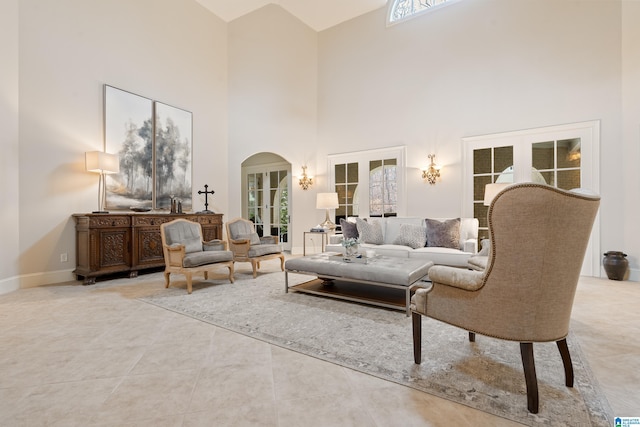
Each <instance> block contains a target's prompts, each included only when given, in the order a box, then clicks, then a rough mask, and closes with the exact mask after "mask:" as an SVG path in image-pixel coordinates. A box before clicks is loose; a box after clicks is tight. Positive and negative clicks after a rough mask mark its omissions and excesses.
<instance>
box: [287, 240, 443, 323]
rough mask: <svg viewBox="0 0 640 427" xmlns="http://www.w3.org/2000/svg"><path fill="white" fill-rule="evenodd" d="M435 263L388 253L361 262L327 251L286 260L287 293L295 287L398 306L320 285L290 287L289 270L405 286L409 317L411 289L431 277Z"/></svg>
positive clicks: (404, 306) (330, 278)
mask: <svg viewBox="0 0 640 427" xmlns="http://www.w3.org/2000/svg"><path fill="white" fill-rule="evenodd" d="M432 265H433V263H432V262H431V261H425V260H421V259H413V258H395V257H387V256H376V257H373V258H369V259H366V258H362V259H360V260H357V261H351V262H345V261H344V260H343V256H342V254H336V253H327V252H325V253H322V254H318V255H313V256H307V257H300V258H291V259H288V260H287V261H286V262H285V292H288V291H289V289H292V290H295V291H298V292H307V293H313V294H320V295H325V296H330V297H333V298H339V299H345V300H349V301H357V302H364V303H367V304H373V305H379V306H383V307H389V308H397V306H396V305H390V304H385V303H384V302H380V301H373V300H372V299H369V298H366V297H363V298H357V297H354V296H353V295H349V296H347V295H341V294H340V293H339V292H335V291H333V290H332V291H331V292H325V293H323V292H322V291H321V290H318V288H317V287H314V289H310V288H308V287H305V286H301V285H296V286H293V287H291V288H290V287H289V275H288V274H289V272H295V273H300V274H308V275H311V276H317V277H319V278H321V279H323V280H325V281H327V280H344V281H347V282H355V283H360V284H365V285H373V286H378V287H384V288H393V289H403V290H404V291H405V299H404V304H403V305H402V309H403V310H405V311H406V313H407V316H409V313H410V311H409V306H410V299H411V290H412V289H413V287H414V286H420V285H419V284H417V283H418V282H419V281H420V279H422V278H423V277H425V276H427V274H428V272H429V268H431V266H432ZM309 283H310V282H309Z"/></svg>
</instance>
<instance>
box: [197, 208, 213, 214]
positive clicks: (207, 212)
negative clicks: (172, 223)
mask: <svg viewBox="0 0 640 427" xmlns="http://www.w3.org/2000/svg"><path fill="white" fill-rule="evenodd" d="M197 213H199V214H207V215H208V214H214V213H215V212H214V211H210V210H209V209H206V210H204V211H200V212H197Z"/></svg>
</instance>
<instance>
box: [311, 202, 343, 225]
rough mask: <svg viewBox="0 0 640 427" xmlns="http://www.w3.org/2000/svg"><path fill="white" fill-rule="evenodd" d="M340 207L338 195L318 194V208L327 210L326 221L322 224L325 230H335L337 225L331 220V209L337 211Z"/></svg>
mask: <svg viewBox="0 0 640 427" xmlns="http://www.w3.org/2000/svg"><path fill="white" fill-rule="evenodd" d="M338 206H340V205H339V204H338V193H318V194H317V196H316V208H317V209H326V215H325V220H324V222H323V223H322V224H320V225H322V227H323V228H328V229H329V230H335V229H336V225H335V224H334V223H333V222H332V221H331V219H330V218H329V209H336V208H337V207H338Z"/></svg>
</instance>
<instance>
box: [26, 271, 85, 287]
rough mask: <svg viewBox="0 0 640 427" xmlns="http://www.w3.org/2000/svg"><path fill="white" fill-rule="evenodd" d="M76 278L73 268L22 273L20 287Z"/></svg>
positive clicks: (61, 281)
mask: <svg viewBox="0 0 640 427" xmlns="http://www.w3.org/2000/svg"><path fill="white" fill-rule="evenodd" d="M74 280H76V277H75V275H74V274H73V270H58V271H47V272H46V273H32V274H23V275H22V276H20V288H22V289H26V288H35V287H37V286H43V285H52V284H55V283H63V282H71V281H74Z"/></svg>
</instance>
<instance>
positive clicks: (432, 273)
mask: <svg viewBox="0 0 640 427" xmlns="http://www.w3.org/2000/svg"><path fill="white" fill-rule="evenodd" d="M429 279H430V280H431V282H432V283H434V284H439V285H446V286H451V287H452V288H458V289H463V290H465V291H477V290H478V289H480V288H481V287H482V286H484V271H477V270H466V269H464V268H457V267H449V266H446V265H434V266H433V267H431V268H430V269H429Z"/></svg>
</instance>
